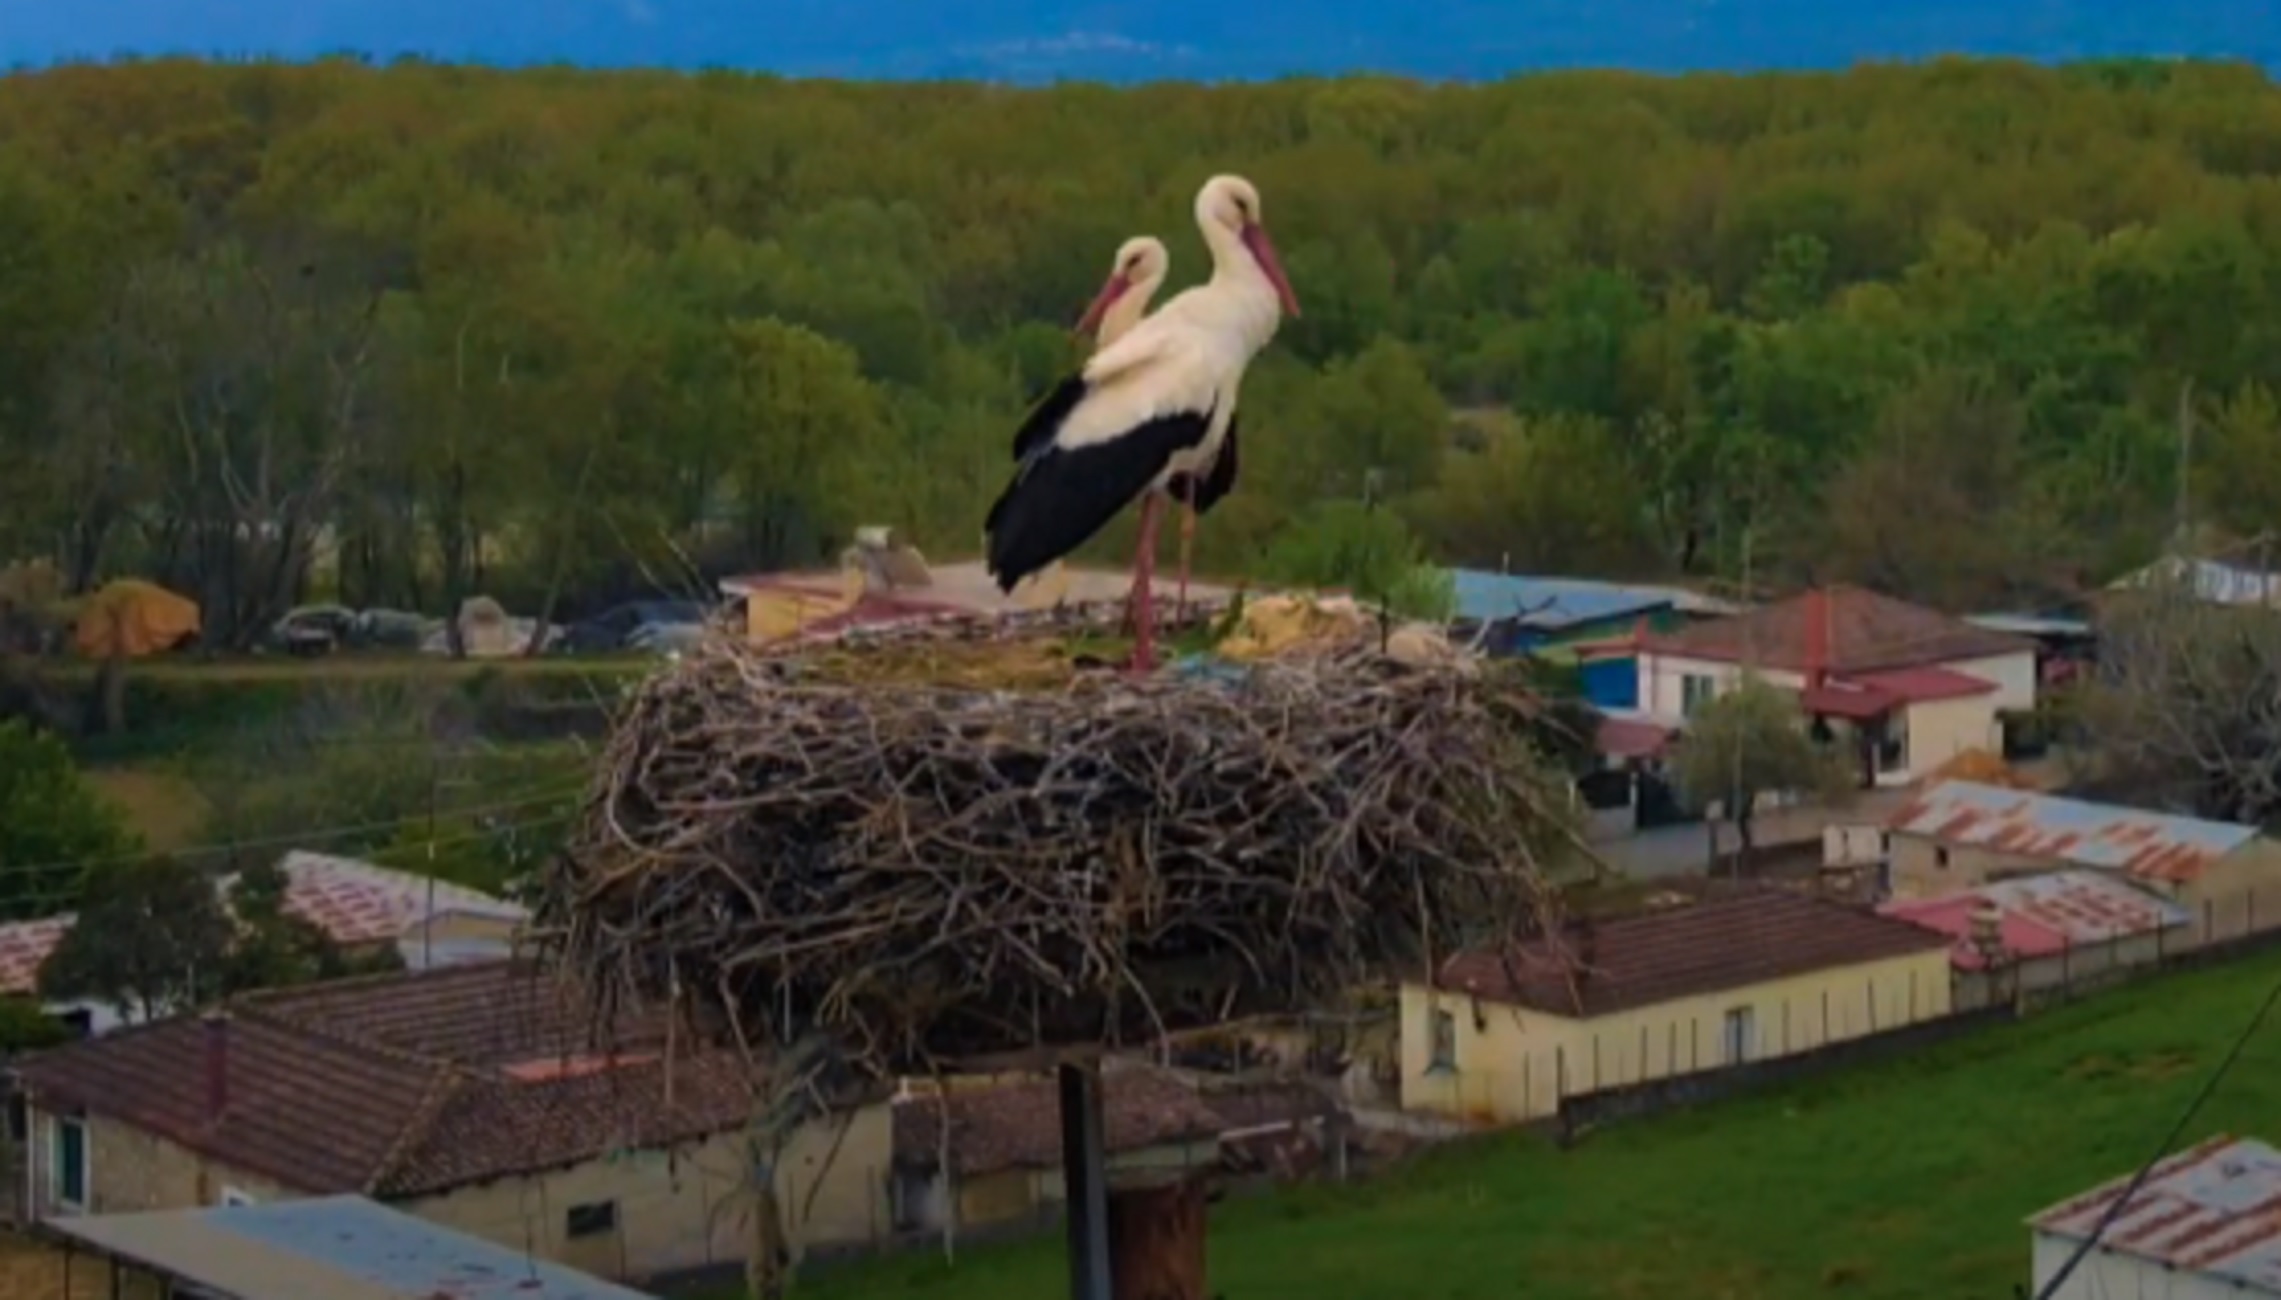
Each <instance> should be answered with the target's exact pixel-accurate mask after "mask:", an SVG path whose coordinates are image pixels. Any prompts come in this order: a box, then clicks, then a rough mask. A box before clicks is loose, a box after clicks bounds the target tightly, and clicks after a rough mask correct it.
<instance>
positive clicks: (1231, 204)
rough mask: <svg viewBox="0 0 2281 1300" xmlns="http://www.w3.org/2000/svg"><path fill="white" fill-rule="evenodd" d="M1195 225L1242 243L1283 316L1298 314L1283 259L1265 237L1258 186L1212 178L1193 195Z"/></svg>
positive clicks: (1240, 180) (1236, 179)
mask: <svg viewBox="0 0 2281 1300" xmlns="http://www.w3.org/2000/svg"><path fill="white" fill-rule="evenodd" d="M1196 224H1197V225H1199V226H1202V227H1204V229H1205V230H1207V231H1209V230H1211V229H1213V228H1215V227H1217V228H1219V229H1221V230H1225V231H1227V232H1228V233H1230V234H1232V235H1234V236H1235V237H1236V238H1237V239H1238V240H1239V241H1241V242H1242V244H1243V248H1244V251H1245V252H1246V253H1248V254H1250V255H1251V260H1252V261H1253V262H1255V263H1257V264H1258V265H1259V272H1260V274H1261V275H1264V276H1266V277H1267V282H1268V283H1269V284H1270V285H1273V286H1274V288H1275V296H1276V298H1277V300H1279V301H1280V302H1281V303H1282V304H1283V314H1284V315H1286V316H1297V315H1298V314H1299V297H1298V295H1297V294H1294V293H1292V292H1291V280H1290V278H1289V277H1288V276H1286V275H1284V274H1283V260H1282V259H1281V258H1279V257H1277V256H1276V255H1275V241H1273V240H1271V239H1269V238H1268V237H1267V217H1266V214H1265V212H1264V211H1263V209H1262V208H1261V206H1260V202H1259V187H1257V186H1255V185H1253V184H1252V183H1251V182H1250V181H1247V180H1245V179H1244V178H1243V177H1241V176H1214V177H1213V178H1212V179H1210V180H1208V181H1206V182H1204V188H1203V189H1201V190H1198V191H1197V192H1196Z"/></svg>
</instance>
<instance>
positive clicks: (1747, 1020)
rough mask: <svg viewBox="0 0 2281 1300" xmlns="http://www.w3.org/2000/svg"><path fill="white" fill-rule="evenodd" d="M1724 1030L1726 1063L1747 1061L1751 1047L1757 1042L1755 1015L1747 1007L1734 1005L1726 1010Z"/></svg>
mask: <svg viewBox="0 0 2281 1300" xmlns="http://www.w3.org/2000/svg"><path fill="white" fill-rule="evenodd" d="M1726 1031H1727V1032H1726V1043H1727V1064H1728V1065H1743V1064H1746V1063H1748V1062H1749V1060H1750V1057H1751V1049H1752V1048H1753V1047H1755V1046H1756V1045H1757V1043H1758V1023H1757V1017H1756V1016H1755V1015H1754V1014H1752V1011H1751V1009H1750V1008H1749V1007H1736V1008H1735V1009H1734V1010H1732V1011H1729V1012H1727V1024H1726Z"/></svg>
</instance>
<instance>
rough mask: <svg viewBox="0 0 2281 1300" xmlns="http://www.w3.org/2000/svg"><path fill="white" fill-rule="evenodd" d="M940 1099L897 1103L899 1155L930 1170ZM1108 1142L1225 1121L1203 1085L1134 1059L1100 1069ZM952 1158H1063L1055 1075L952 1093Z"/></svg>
mask: <svg viewBox="0 0 2281 1300" xmlns="http://www.w3.org/2000/svg"><path fill="white" fill-rule="evenodd" d="M942 1109H943V1103H942V1099H940V1098H937V1097H913V1098H909V1099H907V1100H904V1101H899V1102H896V1103H895V1161H896V1163H897V1164H900V1165H903V1166H904V1167H906V1168H909V1169H914V1170H919V1171H921V1172H931V1171H932V1170H934V1169H935V1168H936V1167H937V1165H938V1164H939V1163H940V1161H941V1151H942ZM1101 1111H1102V1142H1103V1145H1104V1146H1105V1148H1106V1149H1107V1150H1108V1152H1109V1153H1110V1154H1112V1155H1115V1154H1120V1153H1125V1152H1131V1151H1141V1150H1145V1149H1147V1148H1149V1147H1155V1146H1169V1145H1172V1144H1174V1143H1183V1142H1197V1141H1202V1140H1204V1139H1207V1138H1212V1137H1216V1136H1218V1134H1219V1132H1220V1131H1221V1130H1222V1129H1223V1128H1226V1127H1227V1124H1226V1123H1225V1121H1224V1120H1223V1119H1222V1118H1221V1116H1220V1115H1219V1114H1218V1113H1217V1112H1216V1111H1214V1110H1213V1109H1212V1107H1211V1106H1209V1105H1207V1104H1206V1103H1205V1101H1204V1098H1203V1097H1202V1096H1201V1095H1200V1094H1199V1093H1198V1092H1197V1090H1196V1089H1195V1088H1194V1087H1193V1086H1191V1085H1190V1084H1188V1083H1186V1082H1185V1081H1183V1080H1181V1079H1180V1078H1179V1077H1178V1076H1176V1075H1172V1074H1168V1073H1166V1072H1165V1071H1162V1070H1157V1069H1151V1068H1145V1067H1129V1068H1123V1069H1109V1070H1105V1071H1103V1073H1102V1076H1101ZM950 1163H951V1168H952V1171H953V1172H954V1173H957V1174H959V1175H960V1176H963V1177H968V1178H971V1177H974V1176H976V1175H979V1174H989V1173H996V1172H998V1171H1000V1170H1005V1169H1051V1168H1056V1167H1058V1166H1059V1165H1060V1164H1061V1101H1060V1094H1059V1092H1058V1091H1057V1090H1056V1085H1055V1083H1054V1081H1053V1080H1050V1079H1040V1080H1037V1081H1035V1082H1025V1083H1011V1084H1005V1085H1002V1086H999V1087H991V1088H960V1089H953V1090H952V1091H951V1094H950Z"/></svg>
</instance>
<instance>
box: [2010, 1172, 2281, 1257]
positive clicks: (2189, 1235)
mask: <svg viewBox="0 0 2281 1300" xmlns="http://www.w3.org/2000/svg"><path fill="white" fill-rule="evenodd" d="M2129 1185H2130V1178H2129V1177H2127V1176H2125V1177H2122V1178H2117V1179H2115V1180H2114V1181H2112V1182H2109V1183H2106V1184H2104V1185H2102V1186H2100V1187H2097V1188H2094V1189H2093V1190H2091V1191H2089V1192H2085V1193H2084V1194H2083V1195H2081V1196H2077V1197H2075V1198H2073V1199H2072V1200H2067V1201H2062V1202H2061V1203H2059V1204H2058V1205H2054V1206H2052V1207H2051V1208H2050V1209H2048V1210H2045V1211H2043V1212H2042V1213H2040V1214H2038V1215H2036V1216H2035V1217H2034V1218H2031V1219H2029V1220H2028V1224H2029V1226H2031V1227H2033V1228H2035V1229H2037V1230H2038V1231H2041V1232H2047V1233H2050V1234H2052V1235H2053V1236H2057V1237H2069V1238H2073V1239H2075V1240H2078V1241H2080V1240H2082V1239H2083V1238H2085V1237H2088V1236H2089V1235H2091V1231H2092V1229H2093V1228H2094V1227H2095V1226H2096V1225H2097V1224H2098V1221H2099V1216H2100V1215H2101V1214H2104V1213H2105V1212H2106V1210H2107V1207H2108V1206H2109V1205H2111V1204H2113V1203H2114V1201H2115V1198H2116V1197H2119V1196H2121V1195H2122V1193H2123V1190H2124V1188H2126V1187H2128V1186H2129ZM2099 1244H2100V1245H2101V1246H2102V1247H2104V1248H2106V1249H2109V1250H2114V1251H2117V1252H2120V1253H2123V1254H2127V1255H2134V1256H2137V1257H2138V1258H2140V1259H2145V1260H2151V1261H2153V1262H2154V1263H2157V1264H2160V1265H2162V1266H2163V1267H2165V1268H2170V1269H2177V1270H2180V1271H2182V1272H2190V1273H2202V1274H2206V1275H2208V1276H2211V1277H2214V1278H2218V1279H2221V1280H2224V1281H2227V1282H2232V1283H2235V1284H2237V1285H2242V1286H2251V1287H2256V1288H2258V1289H2259V1290H2261V1291H2263V1292H2265V1293H2266V1294H2268V1295H2270V1294H2275V1293H2281V1151H2275V1150H2274V1149H2273V1148H2272V1147H2271V1146H2269V1145H2267V1144H2266V1143H2263V1142H2260V1141H2257V1140H2256V1139H2254V1138H2240V1139H2236V1138H2232V1137H2228V1136H2225V1135H2222V1134H2221V1135H2219V1136H2217V1137H2213V1138H2211V1139H2209V1140H2208V1141H2206V1142H2203V1143H2201V1144H2200V1145H2198V1146H2194V1147H2189V1148H2188V1149H2186V1150H2184V1151H2181V1152H2179V1153H2178V1154H2176V1155H2174V1156H2171V1157H2169V1158H2168V1159H2166V1160H2164V1161H2162V1162H2161V1163H2159V1164H2157V1165H2156V1166H2155V1168H2154V1172H2153V1174H2152V1175H2151V1176H2149V1177H2148V1178H2147V1180H2146V1183H2145V1185H2144V1186H2142V1187H2140V1188H2139V1190H2138V1194H2137V1195H2135V1196H2133V1197H2132V1198H2131V1199H2130V1200H2129V1202H2127V1203H2126V1205H2125V1207H2124V1209H2123V1211H2122V1213H2121V1214H2119V1215H2117V1216H2116V1218H2115V1221H2114V1222H2113V1223H2112V1224H2111V1225H2109V1226H2108V1228H2107V1230H2106V1232H2104V1233H2102V1234H2101V1235H2100V1237H2099Z"/></svg>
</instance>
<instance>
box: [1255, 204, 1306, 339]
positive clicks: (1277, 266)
mask: <svg viewBox="0 0 2281 1300" xmlns="http://www.w3.org/2000/svg"><path fill="white" fill-rule="evenodd" d="M1243 246H1244V247H1245V248H1247V249H1250V250H1251V260H1253V261H1255V262H1257V263H1259V269H1260V271H1261V273H1262V274H1264V275H1266V276H1267V282H1268V283H1269V284H1272V285H1274V286H1275V296H1276V297H1277V298H1280V299H1282V301H1283V314H1284V315H1286V316H1289V317H1292V318H1293V319H1297V317H1298V315H1299V295H1297V294H1295V293H1293V292H1291V277H1289V276H1287V275H1285V274H1283V259H1282V258H1279V257H1277V256H1276V255H1275V241H1274V240H1272V239H1269V238H1268V237H1267V227H1265V226H1262V225H1260V224H1259V223H1257V222H1253V223H1251V224H1249V225H1246V226H1245V227H1244V228H1243Z"/></svg>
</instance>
